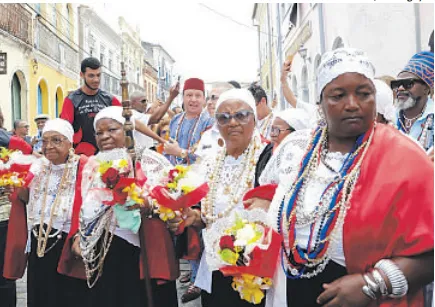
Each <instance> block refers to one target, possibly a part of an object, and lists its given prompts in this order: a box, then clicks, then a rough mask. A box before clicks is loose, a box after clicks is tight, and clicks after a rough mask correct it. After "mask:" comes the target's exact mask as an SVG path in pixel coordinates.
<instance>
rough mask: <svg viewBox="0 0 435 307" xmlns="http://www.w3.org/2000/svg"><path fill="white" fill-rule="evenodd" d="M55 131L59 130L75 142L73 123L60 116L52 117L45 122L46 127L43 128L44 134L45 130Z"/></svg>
mask: <svg viewBox="0 0 435 307" xmlns="http://www.w3.org/2000/svg"><path fill="white" fill-rule="evenodd" d="M49 131H54V132H59V133H60V134H62V135H63V136H65V137H66V138H67V139H68V141H70V142H71V143H72V142H73V136H74V129H73V127H72V126H71V124H70V123H69V122H68V121H66V120H64V119H60V118H55V119H50V120H48V121H47V122H46V123H45V126H44V129H42V134H43V135H44V133H45V132H49Z"/></svg>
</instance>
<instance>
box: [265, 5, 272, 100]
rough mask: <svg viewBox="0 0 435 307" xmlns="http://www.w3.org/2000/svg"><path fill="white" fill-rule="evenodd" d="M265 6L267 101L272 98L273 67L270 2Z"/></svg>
mask: <svg viewBox="0 0 435 307" xmlns="http://www.w3.org/2000/svg"><path fill="white" fill-rule="evenodd" d="M266 5H267V6H266V8H267V30H268V31H267V41H268V43H269V78H270V88H269V101H271V100H272V99H273V69H272V64H273V62H272V20H271V17H270V4H269V3H267V4H266Z"/></svg>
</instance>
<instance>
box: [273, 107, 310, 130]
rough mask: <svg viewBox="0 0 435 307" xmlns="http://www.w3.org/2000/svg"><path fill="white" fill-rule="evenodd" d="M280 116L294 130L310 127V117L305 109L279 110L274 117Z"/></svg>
mask: <svg viewBox="0 0 435 307" xmlns="http://www.w3.org/2000/svg"><path fill="white" fill-rule="evenodd" d="M277 117H278V118H281V119H282V120H283V121H285V122H286V123H287V124H288V125H289V126H290V127H292V128H293V129H295V130H303V129H308V128H310V127H311V126H310V117H309V116H308V113H307V112H306V111H305V110H302V109H295V108H290V109H287V110H284V111H281V112H279V113H277V114H276V115H275V118H277Z"/></svg>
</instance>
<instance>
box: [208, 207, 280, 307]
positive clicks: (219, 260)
mask: <svg viewBox="0 0 435 307" xmlns="http://www.w3.org/2000/svg"><path fill="white" fill-rule="evenodd" d="M281 241H282V239H281V235H280V234H278V233H277V232H276V231H275V230H273V229H272V228H271V227H269V226H267V224H266V214H265V213H264V211H262V210H259V209H256V210H252V211H244V212H239V213H235V214H234V215H232V216H229V217H227V218H222V219H219V220H218V221H216V222H215V223H214V224H213V225H212V226H211V228H210V229H208V230H207V231H206V232H205V234H204V242H205V248H206V257H207V258H206V259H207V264H208V265H209V267H210V269H219V270H220V271H221V272H222V274H223V275H224V276H232V277H233V282H232V287H233V289H234V290H235V291H237V292H239V294H240V298H241V299H243V300H245V301H248V302H250V303H252V304H260V303H261V301H262V300H263V298H264V296H265V291H266V290H267V289H269V288H270V287H271V286H272V277H273V275H274V273H275V269H276V265H277V260H278V255H279V249H280V246H281Z"/></svg>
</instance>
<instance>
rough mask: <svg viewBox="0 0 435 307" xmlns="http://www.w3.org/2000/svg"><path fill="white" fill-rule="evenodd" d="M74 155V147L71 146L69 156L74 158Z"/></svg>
mask: <svg viewBox="0 0 435 307" xmlns="http://www.w3.org/2000/svg"><path fill="white" fill-rule="evenodd" d="M74 155H75V151H74V148H73V147H71V148H70V149H69V157H70V158H71V159H72V158H73V157H74Z"/></svg>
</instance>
